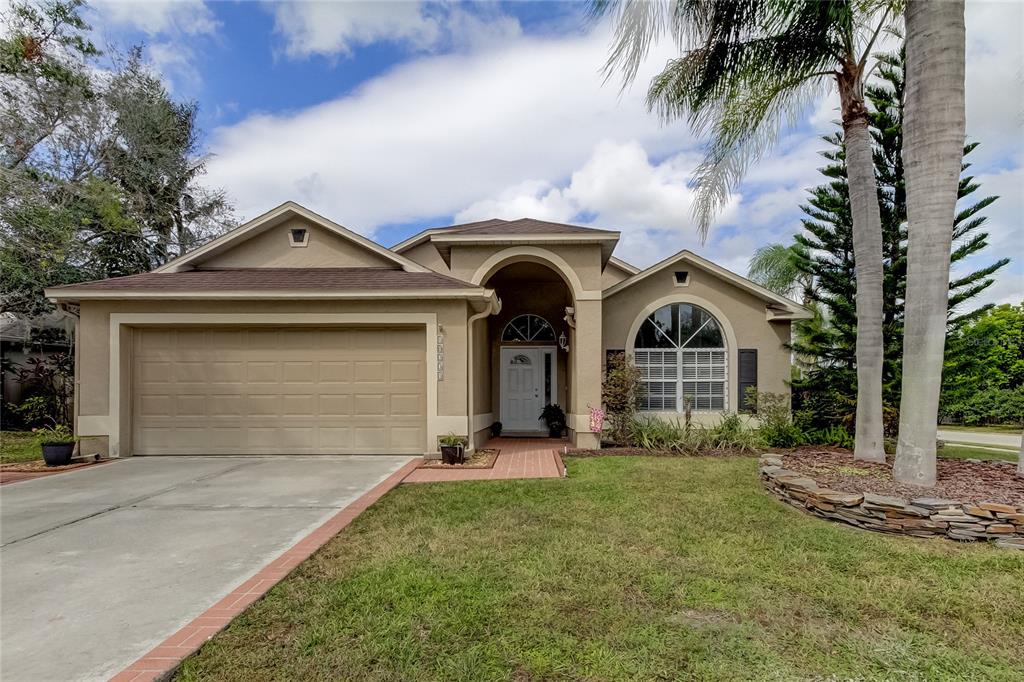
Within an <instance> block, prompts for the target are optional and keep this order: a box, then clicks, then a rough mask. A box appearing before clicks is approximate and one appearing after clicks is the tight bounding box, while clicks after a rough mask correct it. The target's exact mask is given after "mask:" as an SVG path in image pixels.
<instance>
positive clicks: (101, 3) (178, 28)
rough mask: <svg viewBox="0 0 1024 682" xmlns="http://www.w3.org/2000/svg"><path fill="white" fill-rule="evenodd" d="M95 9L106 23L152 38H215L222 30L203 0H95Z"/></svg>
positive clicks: (93, 5) (92, 4)
mask: <svg viewBox="0 0 1024 682" xmlns="http://www.w3.org/2000/svg"><path fill="white" fill-rule="evenodd" d="M91 6H92V8H93V9H94V10H95V11H96V12H97V13H98V14H99V16H100V18H101V21H102V22H103V23H104V24H106V25H108V26H115V27H121V28H132V29H135V30H138V31H141V32H143V33H145V34H146V35H148V36H160V35H188V36H196V35H213V34H215V33H216V32H217V30H218V28H219V27H220V23H219V22H218V21H217V19H216V17H214V15H213V11H212V10H210V8H209V7H207V6H206V3H205V2H204V1H203V0H143V1H142V2H129V1H128V0H94V1H93V2H92V3H91Z"/></svg>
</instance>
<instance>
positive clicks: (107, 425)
mask: <svg viewBox="0 0 1024 682" xmlns="http://www.w3.org/2000/svg"><path fill="white" fill-rule="evenodd" d="M618 238H619V234H618V233H617V232H611V231H605V230H595V229H589V228H583V227H577V226H573V225H562V224H558V223H551V222H544V221H539V220H531V219H522V220H487V221H482V222H477V223H470V224H465V225H455V226H452V227H446V228H439V229H431V230H426V231H424V232H422V233H420V234H418V235H416V236H414V237H412V238H410V239H408V240H406V241H404V242H402V243H401V244H398V245H397V246H395V247H394V248H392V249H387V248H384V247H383V246H380V245H378V244H376V243H374V242H372V241H370V240H368V239H366V238H365V237H362V236H360V235H358V234H356V233H355V232H352V231H350V230H348V229H346V228H344V227H342V226H341V225H338V224H337V223H334V222H332V221H330V220H328V219H326V218H324V217H322V216H319V215H317V214H315V213H313V212H312V211H309V210H307V209H305V208H303V207H302V206H299V205H297V204H294V203H291V202H289V203H286V204H283V205H281V206H279V207H277V208H275V209H273V210H271V211H269V212H267V213H265V214H264V215H262V216H260V217H258V218H256V219H254V220H252V221H250V222H248V223H246V224H244V225H242V226H241V227H239V228H237V229H235V230H233V231H231V232H229V233H227V234H225V235H224V236H222V237H220V238H218V239H216V240H214V241H212V242H210V243H208V244H206V245H205V246H203V247H201V248H198V249H196V250H195V251H192V252H190V253H188V254H185V255H184V256H181V257H179V258H177V259H175V260H173V261H171V262H169V263H168V264H166V265H164V266H163V267H161V268H158V269H157V270H155V271H153V272H151V273H146V274H141V275H132V276H130V277H120V278H115V279H108V280H102V281H97V282H87V283H84V284H76V285H73V286H66V287H61V288H55V289H50V290H48V291H47V295H48V296H49V297H51V298H52V299H53V300H54V301H57V302H58V303H59V304H60V305H61V306H62V307H63V308H64V309H65V310H67V311H68V312H70V313H72V314H75V315H77V316H78V321H77V338H78V344H77V363H78V373H77V391H76V407H75V410H76V415H77V417H76V430H77V433H78V434H79V436H81V437H82V439H83V450H84V451H87V452H94V451H101V452H106V453H109V454H110V455H111V456H115V457H118V456H120V457H123V456H127V455H133V454H135V455H157V454H161V455H172V454H237V453H274V454H289V453H295V454H315V453H409V454H424V453H432V452H435V451H436V450H437V439H438V437H439V436H440V435H443V434H446V433H449V432H453V433H455V434H459V435H466V434H470V435H471V440H472V442H473V443H474V444H476V445H479V444H480V443H482V442H484V441H485V440H486V438H487V435H488V430H489V427H490V426H491V424H492V423H493V422H495V421H500V422H502V423H503V426H504V433H505V434H513V435H515V434H520V435H532V434H541V433H543V430H544V427H543V424H542V423H541V422H540V421H539V420H538V416H539V414H540V412H541V409H542V408H543V407H544V405H545V404H546V403H558V404H560V405H561V406H563V407H564V409H565V411H566V413H567V415H568V426H569V436H570V438H571V440H572V441H573V442H574V443H575V444H577V445H579V446H595V445H597V444H598V434H595V433H593V432H591V429H590V419H589V409H588V408H589V406H598V405H599V404H600V402H601V376H602V370H603V366H604V363H605V358H606V357H607V355H608V354H609V353H612V352H615V351H624V352H626V353H629V354H631V355H632V356H633V357H634V359H635V361H636V363H637V364H638V365H639V366H640V367H641V368H642V370H643V373H644V376H645V380H646V383H647V395H646V397H645V399H644V409H646V410H649V411H651V412H655V413H659V414H667V415H671V416H673V417H674V416H677V415H678V414H680V412H681V411H682V409H683V403H684V396H687V397H689V396H692V400H693V409H694V413H695V414H696V415H697V416H698V417H702V418H705V419H707V418H717V417H718V416H719V415H720V414H721V413H722V412H723V411H737V410H740V409H741V408H742V407H743V405H742V400H743V394H744V393H743V391H744V388H745V387H747V386H757V387H758V388H759V389H760V390H766V391H774V392H784V391H787V390H788V389H787V384H786V380H787V379H788V377H789V367H790V354H789V351H788V350H787V349H786V347H785V344H786V343H787V342H788V340H789V336H790V323H791V321H792V320H795V319H800V318H803V317H806V316H807V311H806V310H804V309H803V308H801V307H800V306H799V305H797V304H795V303H793V302H792V301H789V300H787V299H785V298H783V297H780V296H778V295H776V294H774V293H772V292H770V291H768V290H766V289H764V288H762V287H760V286H758V285H757V284H755V283H753V282H751V281H749V280H747V279H745V278H743V277H740V276H738V275H736V274H734V273H731V272H728V271H727V270H725V269H723V268H721V267H719V266H717V265H715V264H714V263H711V262H709V261H707V260H705V259H703V258H701V257H699V256H697V255H695V254H693V253H690V252H689V251H682V252H680V253H677V254H674V255H672V256H670V257H668V258H666V259H665V260H663V261H662V262H660V263H658V264H657V265H654V266H652V267H650V268H648V269H646V270H638V269H636V268H634V267H632V266H631V265H629V264H627V263H625V262H623V261H620V260H618V259H616V258H614V257H613V256H612V252H613V250H614V248H615V245H616V243H617V241H618Z"/></svg>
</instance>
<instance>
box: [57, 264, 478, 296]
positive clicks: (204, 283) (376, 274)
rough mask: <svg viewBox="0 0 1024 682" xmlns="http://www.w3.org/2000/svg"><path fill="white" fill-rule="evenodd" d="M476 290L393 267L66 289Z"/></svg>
mask: <svg viewBox="0 0 1024 682" xmlns="http://www.w3.org/2000/svg"><path fill="white" fill-rule="evenodd" d="M467 288H475V285H473V284H469V283H468V282H463V281H462V280H458V279H455V278H453V277H447V276H445V275H442V274H439V273H436V272H405V271H404V270H391V269H388V268H233V269H224V270H213V269H211V270H187V271H185V272H146V273H143V274H140V275H129V276H127V277H114V278H111V279H101V280H96V281H94V282H82V283H81V284H72V285H70V286H66V287H61V290H68V291H122V290H123V291H196V290H204V289H205V290H214V291H250V290H253V291H264V290H265V291H272V290H302V289H317V290H324V289H326V290H332V291H389V290H414V289H467Z"/></svg>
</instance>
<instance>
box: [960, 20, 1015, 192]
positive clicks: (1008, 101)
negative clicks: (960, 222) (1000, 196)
mask: <svg viewBox="0 0 1024 682" xmlns="http://www.w3.org/2000/svg"><path fill="white" fill-rule="evenodd" d="M964 19H965V22H966V25H967V70H966V79H965V88H966V95H967V136H968V139H970V140H973V141H976V142H981V146H980V147H978V149H977V150H976V151H975V152H974V153H972V154H971V157H972V160H974V161H975V162H985V161H990V160H993V161H994V160H1001V161H1004V162H1005V161H1006V160H1007V158H1008V157H1012V156H1016V157H1017V164H1018V165H1019V161H1020V158H1021V157H1024V135H1021V129H1022V127H1024V3H1020V2H991V1H987V2H986V1H975V2H969V3H967V8H966V11H965V16H964ZM1018 191H1019V188H1018Z"/></svg>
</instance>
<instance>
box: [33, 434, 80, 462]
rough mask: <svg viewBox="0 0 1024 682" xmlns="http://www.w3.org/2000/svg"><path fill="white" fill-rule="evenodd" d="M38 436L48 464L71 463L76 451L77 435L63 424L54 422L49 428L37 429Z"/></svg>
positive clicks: (44, 458)
mask: <svg viewBox="0 0 1024 682" xmlns="http://www.w3.org/2000/svg"><path fill="white" fill-rule="evenodd" d="M36 436H37V437H38V438H39V444H40V446H41V447H42V450H43V460H44V461H45V462H46V465H47V466H51V467H59V466H64V465H66V464H70V463H71V455H72V454H73V453H74V451H75V435H74V434H73V433H71V429H69V428H68V427H66V426H64V425H63V424H54V425H53V426H52V427H50V428H47V429H36Z"/></svg>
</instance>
